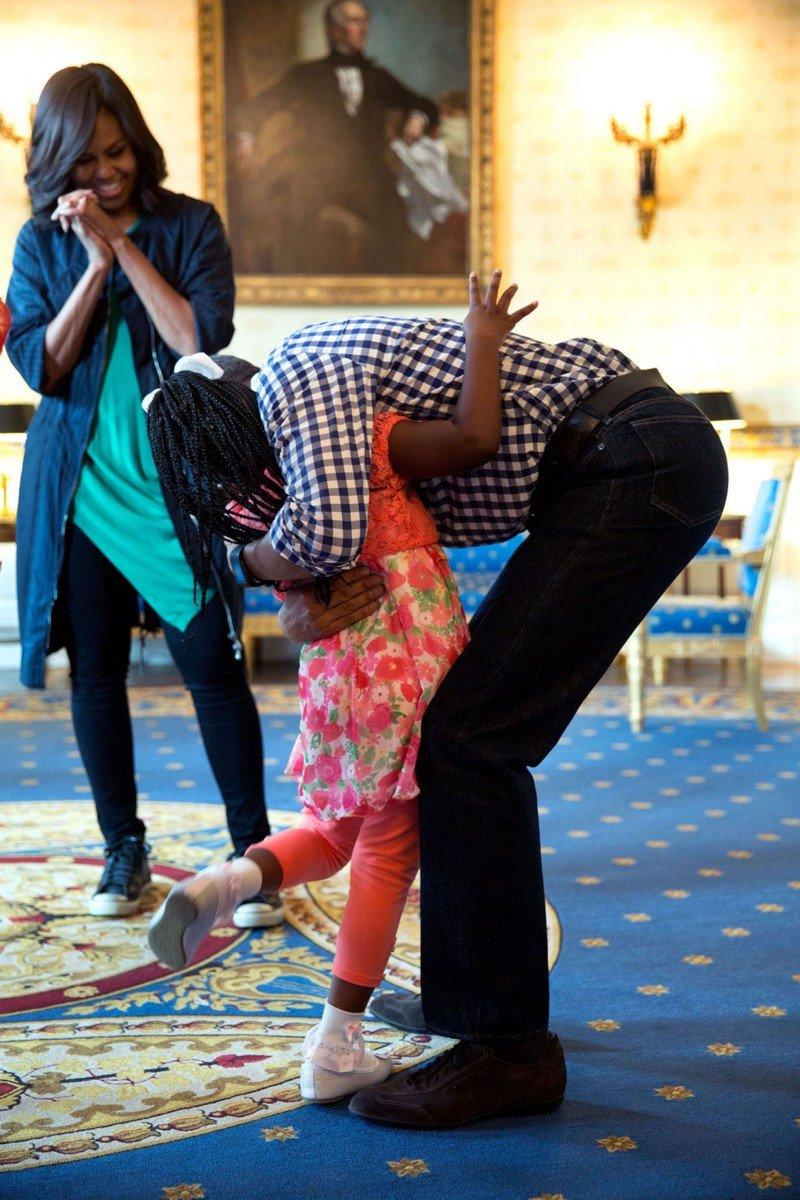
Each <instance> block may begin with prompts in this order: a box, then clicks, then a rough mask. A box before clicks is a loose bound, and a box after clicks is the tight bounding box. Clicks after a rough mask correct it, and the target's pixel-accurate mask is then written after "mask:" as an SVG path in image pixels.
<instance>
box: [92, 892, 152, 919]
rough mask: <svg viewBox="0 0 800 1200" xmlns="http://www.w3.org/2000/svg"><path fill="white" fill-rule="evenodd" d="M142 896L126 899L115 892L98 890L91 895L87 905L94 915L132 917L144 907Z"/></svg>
mask: <svg viewBox="0 0 800 1200" xmlns="http://www.w3.org/2000/svg"><path fill="white" fill-rule="evenodd" d="M142 903H143V900H142V897H141V896H140V897H139V899H138V900H126V899H125V897H124V896H119V895H116V894H115V893H114V892H98V893H97V894H96V895H95V896H90V897H89V900H88V901H87V904H86V907H87V908H88V910H89V912H90V913H91V914H92V916H93V917H130V916H132V915H133V914H134V913H137V912H138V911H139V909H140V908H141V907H142Z"/></svg>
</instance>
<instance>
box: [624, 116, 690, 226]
mask: <svg viewBox="0 0 800 1200" xmlns="http://www.w3.org/2000/svg"><path fill="white" fill-rule="evenodd" d="M651 110H652V105H650V104H645V106H644V134H643V136H642V137H640V138H636V137H634V136H633V135H632V134H630V133H628V131H627V129H625V128H624V127H623V126H622V125H620V124H619V122H618V121H615V120H614V118H613V117H612V118H611V132H612V133H613V135H614V140H615V141H617V142H622V143H624V144H625V145H627V146H636V148H637V152H638V158H639V196H638V198H637V201H636V211H637V213H638V216H639V233H640V234H641V236H642V237H643V238H649V237H650V233H651V231H652V228H653V222H654V221H655V218H656V207H657V205H658V193H657V190H656V168H657V166H658V147H659V146H666V145H667V143H668V142H677V140H678V138H681V137H683V135H684V133H685V132H686V118H685V117H680V118H679V119H678V120H677V121H676V122H675V124H674V125H670V127H669V129H668V130H667V132H666V133H665V134H664V135H663V137H660V138H654V137H653V133H652V118H651Z"/></svg>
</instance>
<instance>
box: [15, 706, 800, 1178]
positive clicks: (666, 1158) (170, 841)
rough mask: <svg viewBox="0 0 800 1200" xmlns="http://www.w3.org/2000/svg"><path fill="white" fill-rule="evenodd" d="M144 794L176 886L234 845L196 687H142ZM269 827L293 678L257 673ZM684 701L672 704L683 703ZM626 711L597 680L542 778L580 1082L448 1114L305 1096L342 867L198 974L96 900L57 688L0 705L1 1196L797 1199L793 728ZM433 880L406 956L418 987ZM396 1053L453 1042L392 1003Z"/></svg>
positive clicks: (94, 862) (696, 709)
mask: <svg viewBox="0 0 800 1200" xmlns="http://www.w3.org/2000/svg"><path fill="white" fill-rule="evenodd" d="M134 695H135V712H136V726H137V752H138V758H137V763H138V769H139V773H140V780H139V784H140V788H141V792H142V802H141V809H142V812H143V814H144V815H145V816H146V818H147V820H148V824H149V828H150V839H151V841H152V843H153V857H154V860H155V863H156V872H155V886H154V889H153V894H152V896H151V899H150V902H149V909H152V908H153V907H154V906H155V905H156V904H157V903H158V902H159V899H160V896H161V895H163V893H164V891H165V890H166V888H167V887H168V886H169V883H170V881H171V880H172V879H175V878H179V877H180V876H181V875H183V874H184V873H185V872H187V871H191V870H194V869H196V868H197V867H199V866H201V865H204V864H205V863H207V862H209V861H212V860H213V859H215V858H219V857H221V855H222V854H223V853H224V852H225V851H226V849H227V844H226V836H225V832H224V825H223V822H222V820H221V808H220V806H219V804H217V803H216V802H215V793H214V789H213V785H212V782H211V779H210V775H209V772H208V768H207V765H206V763H205V760H204V757H203V755H202V752H201V748H200V743H199V736H198V733H197V729H196V725H195V724H194V722H193V720H192V718H191V716H190V714H189V710H188V708H187V705H186V701H185V698H184V697H183V695H182V693H181V692H179V691H171V690H164V689H162V690H158V691H157V690H155V689H153V690H147V689H140V690H137V692H136V693H134ZM259 700H260V706H261V709H262V712H263V714H264V716H263V721H264V731H265V738H266V750H265V756H266V757H265V763H266V767H265V769H266V771H267V778H268V781H269V795H270V801H271V806H272V810H273V816H274V819H275V824H276V825H285V824H287V823H290V822H292V821H293V820H295V819H296V804H295V801H294V795H293V792H294V789H293V786H292V785H291V784H290V783H289V782H288V781H286V780H285V779H284V778H283V777H282V775H281V770H282V767H283V763H284V760H285V755H286V752H287V749H288V747H289V746H290V744H291V740H292V739H293V737H294V731H295V728H296V718H295V716H294V712H293V689H291V688H288V689H281V688H272V689H266V688H262V689H260V690H259ZM662 711H663V710H662ZM668 711H669V713H670V714H679V715H669V716H667V717H665V716H663V715H661V716H658V715H657V716H655V717H653V718H652V719H651V720H650V722H649V727H648V731H647V732H646V733H645V734H643V735H640V736H635V735H632V734H631V733H630V730H629V728H628V725H627V722H626V721H625V719H624V715H623V714H622V712H621V711H620V703H619V697H618V696H613V695H610V694H607V695H606V696H605V698H604V697H603V695H601V694H597V695H596V696H595V698H594V699H593V701H592V702H591V704H590V705H589V706H587V708H586V709H584V711H583V712H582V713H581V715H579V716H578V717H577V718H576V720H575V721H574V722H573V724H572V726H571V727H570V729H569V730H568V731H567V734H566V735H565V737H564V738H563V739H562V741H561V743H560V744H559V746H558V747H557V749H556V750H555V751H554V753H553V754H552V755H551V756H550V758H549V759H548V760H547V762H546V763H544V764H543V765H542V767H541V768H540V769H539V770H538V771H537V773H536V778H537V781H538V782H539V796H540V805H541V810H540V811H541V814H542V817H541V820H542V836H543V842H544V854H545V859H544V862H545V877H546V884H547V892H548V897H549V901H550V904H551V906H552V911H551V914H550V916H551V929H550V933H551V961H552V962H553V967H552V975H551V982H552V993H553V996H552V1010H553V1028H554V1029H556V1030H557V1032H558V1033H559V1034H560V1036H561V1037H562V1039H563V1041H564V1044H565V1049H566V1051H567V1058H568V1067H569V1070H570V1084H569V1091H568V1098H567V1101H566V1102H565V1104H564V1105H563V1106H562V1108H561V1109H560V1110H559V1111H558V1112H557V1113H555V1114H553V1115H551V1116H548V1117H545V1118H540V1119H527V1118H526V1119H523V1120H514V1121H490V1122H486V1123H484V1124H482V1125H480V1126H475V1127H473V1128H472V1129H468V1130H463V1131H456V1132H454V1133H441V1132H439V1133H426V1134H418V1133H413V1132H411V1133H407V1132H404V1131H402V1130H393V1129H386V1128H380V1127H374V1128H373V1127H371V1126H367V1125H365V1124H362V1123H360V1122H358V1121H357V1120H356V1119H355V1118H353V1117H351V1116H350V1115H349V1114H348V1112H347V1109H346V1106H344V1105H337V1106H335V1107H333V1108H327V1109H320V1108H316V1107H303V1106H301V1105H300V1102H299V1095H298V1091H297V1058H296V1056H297V1048H298V1044H299V1042H300V1041H301V1040H302V1037H303V1035H304V1033H305V1031H306V1029H307V1028H308V1027H309V1025H310V1024H311V1023H313V1021H314V1020H315V1019H316V1017H317V1015H318V1013H319V1011H320V1008H321V1005H322V1002H323V999H324V994H325V986H326V979H327V972H328V970H329V968H330V962H331V958H332V947H333V942H334V939H335V934H336V928H337V922H338V918H339V915H340V912H341V906H342V903H343V898H344V894H345V892H344V887H345V884H344V881H343V880H341V879H337V880H334V881H332V882H331V883H329V884H325V885H321V886H316V887H312V888H309V889H297V890H296V891H295V892H294V893H292V894H291V895H290V897H289V900H290V922H289V924H288V925H287V926H286V927H285V928H281V929H278V930H276V931H257V932H256V933H254V934H252V935H242V934H240V933H239V932H238V931H236V930H233V929H230V930H221V931H218V935H217V936H215V937H213V938H209V939H208V940H207V942H206V944H205V946H204V954H203V959H202V961H201V963H200V964H199V965H198V966H197V967H196V968H195V969H193V970H191V971H187V972H177V973H176V972H170V971H167V970H165V969H162V968H160V967H159V966H158V965H157V964H155V963H154V962H153V960H152V958H151V957H150V955H149V952H148V951H147V949H146V944H145V941H144V928H145V926H146V921H147V913H145V914H143V915H142V916H140V917H138V918H135V919H132V920H128V921H120V922H98V921H96V920H94V919H93V918H91V917H89V916H88V915H86V914H85V911H84V907H83V903H84V900H85V897H86V895H87V894H88V893H89V892H90V891H91V890H92V888H93V885H94V883H95V882H96V878H97V875H98V872H99V859H100V843H99V839H98V835H97V831H96V828H95V826H94V820H93V808H92V805H91V803H90V801H89V798H88V795H87V793H88V788H87V784H86V780H85V777H84V775H83V772H82V768H81V766H80V760H79V759H78V757H77V750H76V748H75V745H74V741H73V739H72V734H71V728H70V724H69V720H68V713H67V710H66V707H65V704H64V699H63V697H58V696H55V697H48V698H43V697H33V698H30V699H27V698H24V697H15V698H11V699H9V700H7V701H2V700H0V750H1V751H2V753H1V754H0V797H2V800H3V803H2V804H0V829H1V830H2V852H1V853H0V1117H1V1118H2V1120H1V1121H0V1196H2V1197H4V1198H8V1200H16V1198H17V1197H34V1196H36V1197H38V1196H47V1197H50V1196H52V1197H57V1198H58V1200H62V1198H63V1200H109V1198H113V1200H202V1198H208V1200H234V1198H242V1200H249V1198H250V1197H254V1198H255V1197H258V1198H259V1200H261V1198H262V1197H263V1198H264V1200H267V1198H268V1200H305V1198H309V1200H311V1198H317V1197H319V1198H324V1200H334V1198H336V1200H339V1198H341V1200H344V1198H345V1197H346V1198H347V1200H366V1198H370V1200H371V1198H373V1197H384V1196H386V1197H394V1196H403V1197H408V1196H414V1197H418V1198H419V1200H423V1198H430V1197H437V1198H438V1197H442V1198H443V1197H454V1198H461V1197H464V1198H467V1197H469V1200H531V1198H536V1197H539V1198H542V1200H548V1198H549V1200H559V1198H563V1200H601V1198H602V1200H745V1198H746V1197H751V1196H756V1195H758V1194H760V1193H766V1194H770V1193H772V1192H777V1193H779V1194H781V1195H785V1196H786V1197H787V1198H788V1197H791V1196H794V1195H797V1194H800V1091H799V1090H798V1079H799V1078H800V1072H799V1071H798V1067H799V1066H800V1055H799V1054H798V1040H799V1035H798V1026H797V1012H798V998H800V987H799V985H800V939H798V932H797V931H798V921H797V917H798V911H799V910H800V855H799V854H798V847H799V846H800V805H798V794H799V793H800V786H799V785H798V780H799V779H800V753H799V751H800V722H798V720H797V710H796V706H795V705H794V704H793V703H792V702H787V703H785V704H784V705H783V706H782V708H781V711H780V712H779V714H778V716H779V719H778V720H777V721H776V722H775V723H774V724H773V726H772V729H771V730H770V732H769V733H768V734H760V733H759V732H758V731H757V730H756V729H755V726H754V725H753V723H752V722H751V721H749V720H747V719H738V713H734V712H733V711H732V710H731V709H730V707H726V705H725V703H722V702H721V703H720V704H719V705H717V706H716V707H715V706H712V711H715V712H716V713H717V714H718V715H717V717H716V719H708V717H706V716H703V715H698V714H702V713H704V712H706V711H708V707H707V701H704V707H703V708H701V707H700V706H699V705H698V704H697V703H694V702H693V700H692V698H691V696H689V695H684V696H683V697H682V698H680V697H676V696H673V698H672V702H671V707H670V708H669V710H668ZM416 901H417V896H416V893H412V896H411V899H410V904H409V909H408V912H407V916H406V918H405V920H404V924H403V927H402V929H401V933H400V937H399V939H398V945H397V948H396V953H395V956H394V958H393V960H392V963H391V967H390V979H391V980H392V983H393V985H394V986H401V987H414V986H416V983H417V965H418V958H417V944H416ZM370 1033H371V1037H372V1039H373V1045H374V1047H375V1048H379V1049H382V1051H383V1052H384V1053H390V1054H392V1055H393V1056H394V1058H395V1059H396V1061H397V1063H398V1065H399V1066H408V1065H411V1064H413V1063H414V1062H419V1061H422V1060H424V1059H426V1058H428V1057H430V1056H431V1055H432V1054H433V1053H435V1052H437V1051H438V1050H439V1049H441V1048H442V1047H443V1046H445V1045H446V1044H447V1043H445V1042H444V1041H443V1040H441V1039H432V1038H414V1037H406V1038H404V1037H403V1035H401V1034H398V1033H395V1032H393V1031H391V1030H388V1029H386V1028H382V1027H380V1026H378V1025H373V1026H372V1027H371V1030H370Z"/></svg>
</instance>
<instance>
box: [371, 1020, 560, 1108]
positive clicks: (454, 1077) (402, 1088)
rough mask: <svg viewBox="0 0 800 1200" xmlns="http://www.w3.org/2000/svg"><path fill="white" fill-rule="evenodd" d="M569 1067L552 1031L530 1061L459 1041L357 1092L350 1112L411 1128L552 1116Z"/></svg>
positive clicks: (558, 1102) (558, 1101) (557, 1104)
mask: <svg viewBox="0 0 800 1200" xmlns="http://www.w3.org/2000/svg"><path fill="white" fill-rule="evenodd" d="M566 1085H567V1069H566V1066H565V1064H564V1051H563V1050H562V1049H561V1043H560V1042H559V1040H558V1038H557V1037H556V1035H555V1034H554V1033H550V1034H548V1036H547V1041H546V1042H545V1044H544V1046H543V1048H542V1052H541V1054H540V1055H539V1057H538V1058H537V1059H536V1060H535V1061H534V1062H530V1063H512V1062H506V1061H505V1060H504V1059H501V1058H497V1057H496V1056H495V1055H494V1054H492V1053H490V1051H489V1050H487V1049H485V1048H484V1047H483V1046H479V1045H476V1044H475V1043H473V1042H457V1043H456V1045H455V1046H453V1047H452V1048H451V1049H450V1050H447V1051H446V1052H445V1053H444V1054H442V1055H440V1057H439V1058H437V1059H436V1060H435V1061H434V1062H433V1063H431V1064H429V1065H425V1066H424V1067H418V1068H416V1069H414V1070H411V1071H401V1072H399V1073H398V1074H396V1075H393V1076H392V1077H391V1078H390V1079H387V1081H386V1082H385V1083H379V1084H377V1085H376V1086H375V1087H371V1088H364V1089H363V1090H362V1091H360V1092H356V1094H355V1096H353V1099H352V1100H351V1101H350V1112H352V1113H355V1114H356V1116H358V1117H365V1118H366V1119H367V1120H368V1121H382V1122H383V1123H384V1124H386V1125H405V1126H406V1127H408V1128H410V1129H451V1128H453V1127H455V1126H457V1125H468V1124H470V1122H472V1121H481V1120H484V1119H485V1118H486V1117H502V1116H522V1115H524V1114H536V1113H549V1112H553V1110H554V1109H556V1108H558V1106H559V1104H560V1103H561V1101H562V1100H563V1099H564V1091H565V1089H566Z"/></svg>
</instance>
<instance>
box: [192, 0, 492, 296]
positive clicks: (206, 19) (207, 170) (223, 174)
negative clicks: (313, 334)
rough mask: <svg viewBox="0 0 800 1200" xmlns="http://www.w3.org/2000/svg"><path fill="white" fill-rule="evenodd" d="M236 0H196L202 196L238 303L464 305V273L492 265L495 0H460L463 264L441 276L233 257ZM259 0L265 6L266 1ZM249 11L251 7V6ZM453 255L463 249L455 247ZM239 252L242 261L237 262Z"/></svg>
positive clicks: (483, 272)
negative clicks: (231, 43) (218, 225)
mask: <svg viewBox="0 0 800 1200" xmlns="http://www.w3.org/2000/svg"><path fill="white" fill-rule="evenodd" d="M237 2H238V3H239V4H240V6H241V0H198V3H199V34H200V75H201V132H202V171H203V193H204V196H205V198H206V199H207V200H210V201H211V202H212V203H213V204H214V205H215V206H216V208H217V209H218V211H219V212H220V214H221V216H222V219H223V221H224V222H225V224H226V227H227V228H228V231H229V235H230V236H231V242H232V247H233V252H234V268H235V270H236V284H237V300H238V303H240V304H281V305H292V304H320V305H342V304H346V305H380V304H392V305H397V304H410V305H411V304H454V303H455V304H458V303H462V302H463V298H464V276H465V274H466V270H467V269H475V270H478V271H479V272H480V273H481V275H482V276H486V275H487V274H488V272H489V271H490V270H491V268H492V266H493V262H492V232H493V120H494V106H493V93H494V80H493V56H494V0H464V9H465V21H468V25H469V28H468V55H467V61H468V62H469V72H470V78H469V81H468V88H466V89H464V90H465V92H467V93H468V111H469V126H468V128H469V162H468V168H467V170H468V175H467V174H465V179H466V178H467V177H468V179H469V191H468V204H469V208H468V211H467V213H466V214H465V218H466V239H465V247H464V263H463V266H464V268H465V269H464V270H458V271H453V272H452V273H449V272H448V273H446V274H428V273H407V272H403V271H402V270H398V272H397V273H391V274H389V273H383V274H379V273H375V274H369V273H367V272H366V271H364V272H363V273H361V272H359V273H347V274H336V273H320V274H311V273H287V272H281V271H280V270H279V269H276V271H275V272H274V273H272V272H264V271H263V270H259V269H258V264H256V269H254V268H253V265H252V258H253V256H251V265H249V266H248V265H247V263H246V256H243V255H237V236H236V216H235V213H236V191H235V189H236V186H237V181H236V177H235V172H234V170H232V169H230V167H231V163H232V162H234V158H233V152H232V150H231V131H230V129H229V128H228V126H227V123H226V105H227V104H228V100H229V96H230V90H231V89H230V87H229V85H228V83H227V81H226V72H225V62H226V45H225V36H226V34H225V30H226V21H227V22H228V23H229V22H230V20H231V15H232V13H233V11H234V10H233V9H232V7H231V6H232V5H235V4H236V3H237ZM263 2H264V3H265V4H269V3H271V2H272V0H263ZM378 2H379V0H378ZM430 4H431V12H432V13H436V12H437V11H438V6H437V5H436V3H435V0H430ZM226 6H228V7H227V8H226ZM373 7H374V6H373ZM241 11H244V9H243V8H242V10H241ZM250 11H251V12H252V4H251V6H250ZM231 86H234V85H231ZM465 194H466V188H465ZM232 200H233V209H234V211H233V213H232V211H231V210H232V204H231V201H232ZM232 216H233V218H234V219H233V223H232V222H231V217H232ZM232 224H233V227H232ZM406 236H407V235H406ZM412 240H413V239H412ZM241 244H242V243H241V242H240V245H241ZM460 244H463V243H459V245H460ZM415 245H416V243H415ZM458 253H459V255H460V254H461V250H460V249H459V250H458ZM237 257H238V258H239V259H240V261H239V262H238V263H237ZM243 257H245V266H244V269H243V268H242V258H243ZM459 265H460V264H459Z"/></svg>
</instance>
